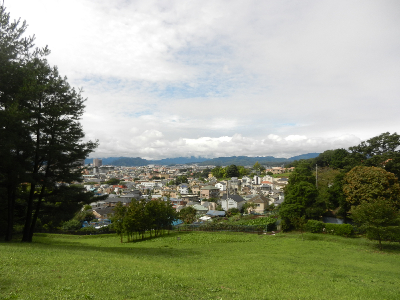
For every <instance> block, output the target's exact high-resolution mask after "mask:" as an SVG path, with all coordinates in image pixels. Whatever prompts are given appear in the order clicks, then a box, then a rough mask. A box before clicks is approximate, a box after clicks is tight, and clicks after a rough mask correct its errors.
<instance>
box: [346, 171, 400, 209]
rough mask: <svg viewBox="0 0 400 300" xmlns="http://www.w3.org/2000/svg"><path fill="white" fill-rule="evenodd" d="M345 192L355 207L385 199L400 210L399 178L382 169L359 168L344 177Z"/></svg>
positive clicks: (347, 198)
mask: <svg viewBox="0 0 400 300" xmlns="http://www.w3.org/2000/svg"><path fill="white" fill-rule="evenodd" d="M343 191H344V194H345V196H346V200H347V202H349V203H350V204H351V205H353V206H357V205H359V204H361V203H362V202H363V201H366V202H373V201H375V200H376V199H385V200H386V201H389V202H392V203H393V204H394V205H395V206H396V207H398V208H400V184H399V182H398V179H397V177H396V176H395V175H394V174H393V173H390V172H387V171H386V170H384V169H382V168H377V167H364V166H357V167H354V168H353V169H351V171H349V172H348V173H347V174H346V175H345V177H344V185H343Z"/></svg>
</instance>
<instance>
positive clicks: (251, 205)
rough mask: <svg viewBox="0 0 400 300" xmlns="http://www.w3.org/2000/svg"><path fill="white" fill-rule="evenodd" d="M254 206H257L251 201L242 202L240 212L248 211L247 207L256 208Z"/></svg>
mask: <svg viewBox="0 0 400 300" xmlns="http://www.w3.org/2000/svg"><path fill="white" fill-rule="evenodd" d="M256 207H257V206H256V204H255V203H253V202H246V203H245V204H243V206H242V208H241V210H240V212H241V213H248V209H249V208H256Z"/></svg>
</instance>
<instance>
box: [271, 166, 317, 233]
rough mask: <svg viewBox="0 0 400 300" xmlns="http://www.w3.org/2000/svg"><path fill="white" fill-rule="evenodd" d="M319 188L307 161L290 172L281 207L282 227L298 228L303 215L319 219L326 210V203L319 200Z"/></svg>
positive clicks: (287, 228) (285, 228) (307, 217)
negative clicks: (297, 225) (298, 222)
mask: <svg viewBox="0 0 400 300" xmlns="http://www.w3.org/2000/svg"><path fill="white" fill-rule="evenodd" d="M317 196H318V190H317V188H316V186H315V176H314V175H313V174H312V172H311V169H310V166H309V165H308V164H307V163H301V164H299V165H298V166H297V167H296V169H295V170H294V171H293V172H292V173H291V174H290V176H289V182H288V185H287V186H286V188H285V200H284V202H283V203H282V204H281V206H280V209H279V215H280V217H281V219H282V229H283V230H285V231H288V230H291V229H293V228H296V224H297V223H296V222H297V220H298V219H299V218H302V217H303V216H305V217H306V219H318V218H319V217H320V216H321V215H322V213H323V212H324V205H323V203H320V202H318V201H317Z"/></svg>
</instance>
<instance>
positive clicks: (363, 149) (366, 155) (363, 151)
mask: <svg viewBox="0 0 400 300" xmlns="http://www.w3.org/2000/svg"><path fill="white" fill-rule="evenodd" d="M399 146H400V135H398V134H397V133H396V132H395V133H393V134H390V133H389V132H385V133H382V134H380V135H379V136H376V137H373V138H371V139H369V140H367V141H364V142H362V143H360V144H359V145H358V146H354V147H350V148H349V151H350V155H349V157H348V158H347V159H346V164H347V166H348V169H349V170H350V169H351V168H352V167H355V166H368V167H385V168H386V170H387V171H389V172H391V173H394V174H395V175H396V176H397V177H399V176H400V148H399Z"/></svg>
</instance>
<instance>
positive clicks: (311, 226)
mask: <svg viewBox="0 0 400 300" xmlns="http://www.w3.org/2000/svg"><path fill="white" fill-rule="evenodd" d="M324 228H325V223H324V222H322V221H317V220H308V221H307V223H306V226H305V229H306V231H309V232H312V233H322V230H323V229H324Z"/></svg>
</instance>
